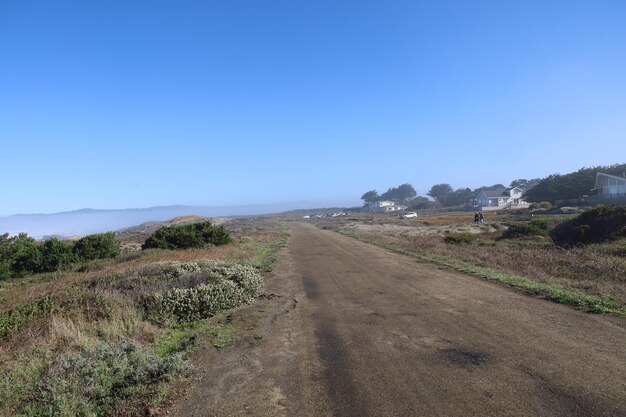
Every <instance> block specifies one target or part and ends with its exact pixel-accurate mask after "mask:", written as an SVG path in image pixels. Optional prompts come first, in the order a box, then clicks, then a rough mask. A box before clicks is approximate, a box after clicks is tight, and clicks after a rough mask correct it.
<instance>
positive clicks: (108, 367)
mask: <svg viewBox="0 0 626 417" xmlns="http://www.w3.org/2000/svg"><path fill="white" fill-rule="evenodd" d="M47 356H48V357H47V361H43V363H41V364H39V365H38V366H36V367H35V368H34V369H30V370H27V371H24V370H18V371H12V372H11V371H10V372H4V373H2V375H1V377H0V406H2V402H3V401H2V400H5V401H11V402H12V403H13V404H14V407H15V408H17V409H16V410H15V411H16V412H17V414H19V415H31V416H105V415H110V414H111V412H112V410H115V409H116V408H118V407H120V405H122V404H123V403H124V402H132V401H133V399H134V398H137V397H139V396H142V395H143V396H148V397H149V396H150V394H152V395H157V394H158V387H159V385H160V384H161V383H163V382H166V381H169V380H170V379H171V378H172V377H173V376H174V375H176V374H177V373H179V372H180V371H181V370H183V369H184V364H183V361H182V357H181V354H173V355H166V356H165V357H161V356H158V355H156V354H154V353H153V352H151V351H149V350H148V349H146V348H144V347H143V346H142V345H140V344H138V343H129V342H121V343H110V342H101V343H98V344H96V345H94V346H88V347H86V348H85V349H83V350H80V351H77V352H69V353H65V354H62V355H57V356H52V355H50V354H48V355H47ZM16 393H19V394H18V395H17V396H18V397H22V398H15V397H16ZM3 397H4V398H3ZM142 414H143V413H142Z"/></svg>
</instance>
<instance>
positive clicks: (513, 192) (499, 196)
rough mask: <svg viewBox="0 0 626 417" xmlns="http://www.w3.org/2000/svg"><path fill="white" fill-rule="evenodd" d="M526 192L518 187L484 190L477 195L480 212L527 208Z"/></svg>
mask: <svg viewBox="0 0 626 417" xmlns="http://www.w3.org/2000/svg"><path fill="white" fill-rule="evenodd" d="M522 194H524V190H522V189H521V188H518V187H513V188H498V189H495V190H483V191H480V192H479V193H478V194H477V195H476V199H475V201H476V204H477V207H474V209H478V210H498V209H516V208H527V207H528V206H529V205H530V204H528V203H527V202H526V201H525V200H524V198H523V197H522Z"/></svg>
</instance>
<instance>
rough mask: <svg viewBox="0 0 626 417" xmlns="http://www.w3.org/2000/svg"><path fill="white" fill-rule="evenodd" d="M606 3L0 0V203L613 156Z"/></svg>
mask: <svg viewBox="0 0 626 417" xmlns="http://www.w3.org/2000/svg"><path fill="white" fill-rule="evenodd" d="M625 139H626V2H624V1H621V0H620V1H584V2H582V1H550V2H545V1H523V2H503V1H471V2H470V1H441V2H439V1H437V2H434V1H421V2H420V1H388V2H383V1H378V2H371V1H353V2H348V1H344V2H342V1H308V2H301V1H294V0H287V1H252V0H248V1H237V0H228V1H226V0H223V1H208V0H207V1H197V2H194V1H177V2H172V1H156V0H151V1H107V2H96V1H72V2H70V1H61V0H59V1H50V2H40V1H29V0H19V1H18V0H15V1H8V0H0V163H1V167H2V170H1V171H2V181H1V182H0V195H1V199H0V215H8V214H12V213H16V212H55V211H62V210H71V209H77V208H81V207H93V208H127V207H146V206H153V205H169V204H193V205H205V206H224V205H243V204H267V203H282V202H293V201H308V202H309V203H307V204H310V205H331V204H346V205H351V204H358V203H359V197H360V196H361V194H362V193H363V192H365V191H367V190H370V189H378V190H379V191H381V192H382V191H385V190H386V189H387V188H388V187H390V186H396V185H399V184H401V183H404V182H409V183H411V184H413V185H414V187H415V188H416V189H417V191H418V193H420V194H425V193H426V192H427V191H428V189H429V188H430V186H432V185H433V184H436V183H441V182H447V183H450V184H451V185H452V186H453V187H455V188H456V187H461V186H463V187H466V186H467V187H472V188H474V187H478V186H481V185H486V184H493V183H504V184H508V183H509V182H510V181H511V180H513V179H516V178H535V177H542V176H546V175H548V174H551V173H556V172H560V173H566V172H570V171H573V170H576V169H578V168H581V167H583V166H593V165H600V164H612V163H623V162H626V140H625Z"/></svg>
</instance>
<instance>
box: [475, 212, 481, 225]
mask: <svg viewBox="0 0 626 417" xmlns="http://www.w3.org/2000/svg"><path fill="white" fill-rule="evenodd" d="M479 219H480V216H479V215H478V213H474V224H478V221H479Z"/></svg>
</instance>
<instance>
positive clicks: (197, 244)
mask: <svg viewBox="0 0 626 417" xmlns="http://www.w3.org/2000/svg"><path fill="white" fill-rule="evenodd" d="M229 242H230V234H229V233H228V230H226V228H225V227H224V226H214V225H213V224H212V223H211V222H210V221H205V222H201V223H193V224H185V225H178V226H167V227H162V228H160V229H159V230H157V231H156V232H154V233H153V234H152V236H150V237H149V238H148V239H146V241H145V242H144V244H143V245H142V247H141V248H142V249H153V248H158V249H189V248H204V247H207V246H217V245H223V244H225V243H229Z"/></svg>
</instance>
